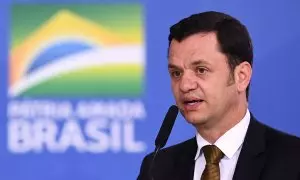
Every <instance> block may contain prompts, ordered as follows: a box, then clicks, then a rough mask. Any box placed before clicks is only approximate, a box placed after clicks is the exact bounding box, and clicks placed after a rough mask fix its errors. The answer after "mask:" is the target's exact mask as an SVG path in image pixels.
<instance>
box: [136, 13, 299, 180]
mask: <svg viewBox="0 0 300 180" xmlns="http://www.w3.org/2000/svg"><path fill="white" fill-rule="evenodd" d="M168 59H169V60H168V61H169V65H168V69H169V73H170V76H171V82H172V91H173V94H174V97H175V100H176V104H177V106H178V108H179V110H180V112H181V113H182V115H183V116H184V118H185V119H186V120H187V122H188V123H190V124H192V125H193V126H194V127H195V128H196V130H197V134H196V137H194V138H192V139H190V140H187V141H185V142H183V143H180V144H177V145H175V146H172V147H169V148H165V149H163V150H161V151H160V152H159V153H158V155H157V156H156V159H155V165H154V166H153V169H152V171H150V166H151V162H152V158H153V154H150V155H148V156H146V157H145V158H144V160H143V163H142V166H141V169H140V174H139V176H138V179H139V180H150V179H152V177H153V179H154V180H176V179H178V180H179V179H182V180H200V179H201V180H229V179H234V180H259V179H260V180H300V140H299V139H298V138H297V137H294V136H292V135H288V134H285V133H283V132H279V131H277V130H275V129H272V128H271V127H268V126H266V125H264V124H262V123H260V122H258V121H257V120H256V119H255V117H254V116H253V114H252V113H250V112H249V109H248V94H249V83H250V80H251V75H252V59H253V49H252V43H251V39H250V36H249V33H248V31H247V29H246V27H245V26H244V25H242V24H241V23H240V22H239V21H238V20H237V19H235V18H233V17H231V16H229V15H226V14H224V13H219V12H204V13H200V14H194V15H192V16H190V17H188V18H185V19H183V20H181V21H180V22H178V23H177V24H175V25H173V26H172V27H171V28H170V35H169V51H168ZM149 172H151V173H149Z"/></svg>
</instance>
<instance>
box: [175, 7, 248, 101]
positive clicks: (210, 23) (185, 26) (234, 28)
mask: <svg viewBox="0 0 300 180" xmlns="http://www.w3.org/2000/svg"><path fill="white" fill-rule="evenodd" d="M201 32H203V33H209V32H215V33H216V36H217V40H218V43H219V46H220V51H221V52H222V53H224V54H225V55H226V56H227V59H228V65H229V68H230V71H231V74H232V75H233V72H234V69H235V67H236V66H237V65H239V64H240V63H242V62H244V61H247V62H249V64H250V65H251V66H252V62H253V47H252V42H251V38H250V35H249V32H248V30H247V28H246V27H245V26H244V25H243V24H242V23H241V22H240V21H239V20H237V19H235V18H234V17H232V16H230V15H227V14H224V13H221V12H215V11H208V12H203V13H199V14H193V15H191V16H189V17H187V18H184V19H182V20H181V21H179V22H178V23H176V24H174V25H173V26H171V28H170V34H169V47H170V44H171V41H172V40H173V39H175V40H177V41H179V42H180V41H182V40H184V39H185V38H187V37H189V36H191V35H194V34H196V33H201ZM249 88H250V85H249V86H248V87H247V90H246V97H247V99H248V96H249Z"/></svg>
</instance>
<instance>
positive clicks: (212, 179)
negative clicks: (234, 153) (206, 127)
mask: <svg viewBox="0 0 300 180" xmlns="http://www.w3.org/2000/svg"><path fill="white" fill-rule="evenodd" d="M202 151H203V153H204V157H205V160H206V165H205V169H204V171H203V173H202V176H201V180H220V167H219V162H220V160H221V159H222V158H223V157H224V154H223V152H222V151H221V150H220V149H219V148H218V147H217V146H215V145H207V146H204V147H203V148H202Z"/></svg>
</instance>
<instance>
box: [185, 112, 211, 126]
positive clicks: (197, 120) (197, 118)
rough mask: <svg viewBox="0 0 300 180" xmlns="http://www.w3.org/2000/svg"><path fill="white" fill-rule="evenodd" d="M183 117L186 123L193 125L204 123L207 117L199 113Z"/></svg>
mask: <svg viewBox="0 0 300 180" xmlns="http://www.w3.org/2000/svg"><path fill="white" fill-rule="evenodd" d="M184 118H185V120H186V121H187V122H188V123H190V124H193V125H199V124H205V122H206V119H207V118H205V117H202V116H201V115H196V114H193V115H190V114H189V115H185V116H184Z"/></svg>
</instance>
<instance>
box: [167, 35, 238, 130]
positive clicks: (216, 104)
mask: <svg viewBox="0 0 300 180" xmlns="http://www.w3.org/2000/svg"><path fill="white" fill-rule="evenodd" d="M169 73H170V76H171V82H172V91H173V94H174V96H175V100H176V104H177V106H178V107H179V109H180V111H181V113H182V114H183V116H184V117H185V119H186V120H187V121H188V122H189V123H192V124H194V125H201V124H207V123H210V122H212V121H216V120H218V119H220V118H221V117H222V116H223V115H224V114H226V112H227V111H228V110H229V109H232V107H234V105H235V104H236V102H237V96H238V92H237V89H236V84H235V80H234V77H232V76H231V73H230V69H229V66H228V62H227V57H226V56H225V55H224V54H223V53H221V52H220V50H219V45H218V41H217V39H216V34H215V33H198V34H195V35H191V36H189V37H187V38H186V39H184V40H183V41H181V42H178V41H176V40H172V42H171V44H170V49H169Z"/></svg>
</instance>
